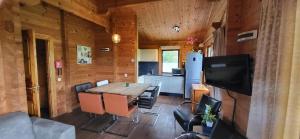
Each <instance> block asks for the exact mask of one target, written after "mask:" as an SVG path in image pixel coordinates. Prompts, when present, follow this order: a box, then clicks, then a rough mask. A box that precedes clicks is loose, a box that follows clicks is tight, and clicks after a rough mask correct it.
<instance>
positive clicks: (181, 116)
mask: <svg viewBox="0 0 300 139" xmlns="http://www.w3.org/2000/svg"><path fill="white" fill-rule="evenodd" d="M191 103H192V102H190V101H188V102H183V103H182V104H181V105H179V106H178V107H177V108H176V109H175V110H174V112H173V113H174V117H175V120H176V121H177V122H178V123H179V124H180V126H181V127H182V128H183V129H184V130H185V131H186V132H189V131H193V126H194V125H201V121H202V115H203V114H204V113H205V108H206V107H205V104H206V105H210V106H211V107H212V113H213V114H215V115H216V117H218V113H219V111H220V107H221V104H222V102H221V101H219V100H216V99H214V98H212V97H209V96H207V95H203V96H202V98H201V100H200V102H199V103H198V104H197V107H196V110H195V112H194V113H193V112H192V111H191V110H190V107H189V108H186V107H183V106H184V105H185V104H191Z"/></svg>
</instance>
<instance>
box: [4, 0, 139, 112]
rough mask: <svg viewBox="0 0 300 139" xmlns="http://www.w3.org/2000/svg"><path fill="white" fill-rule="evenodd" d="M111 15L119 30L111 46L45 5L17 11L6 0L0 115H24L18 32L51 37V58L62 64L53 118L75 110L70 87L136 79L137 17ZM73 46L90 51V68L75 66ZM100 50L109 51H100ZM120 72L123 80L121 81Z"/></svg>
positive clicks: (84, 24)
mask: <svg viewBox="0 0 300 139" xmlns="http://www.w3.org/2000/svg"><path fill="white" fill-rule="evenodd" d="M116 13H118V14H116V15H115V16H114V18H115V19H117V20H115V21H116V26H115V27H117V30H119V31H120V32H119V33H120V34H121V36H122V41H121V43H120V44H119V45H118V46H113V44H112V42H111V34H109V33H107V32H106V31H105V29H104V28H102V27H100V26H98V25H95V24H94V23H91V22H88V21H86V20H84V19H81V18H79V17H77V16H74V15H72V14H69V13H66V12H63V11H61V10H60V9H58V8H55V7H52V6H50V5H47V4H44V3H43V4H39V5H36V6H22V7H19V1H18V0H11V1H8V0H7V1H5V2H4V3H3V5H1V8H0V15H1V16H0V35H1V38H0V46H1V47H0V75H1V76H0V90H1V91H0V96H1V97H0V100H1V101H0V114H1V113H6V112H9V111H27V103H26V91H25V75H24V64H23V61H24V60H23V47H22V45H21V42H22V40H21V38H22V37H21V30H22V29H32V30H34V31H35V32H36V33H39V34H44V35H47V36H50V37H52V39H53V42H54V47H55V48H54V51H55V52H54V55H55V60H62V61H63V64H64V65H63V75H62V81H56V94H57V103H56V104H55V105H56V107H57V110H56V112H55V113H57V115H61V114H64V113H66V112H71V111H72V110H73V109H74V108H76V107H77V106H78V101H77V99H76V94H75V92H74V85H75V84H79V83H83V82H92V83H95V82H96V81H98V80H104V79H108V80H109V81H111V82H112V81H130V82H134V81H136V78H137V75H136V71H137V69H136V68H137V66H136V52H137V47H138V37H137V19H136V15H135V14H134V13H133V12H132V11H127V10H126V12H124V11H119V12H116ZM128 30H130V32H128ZM77 44H81V45H86V46H89V47H91V48H92V57H93V61H92V64H89V65H78V64H77V61H76V45H77ZM100 48H110V49H111V51H109V52H102V51H100ZM114 57H117V59H116V58H114ZM53 66H54V64H53ZM125 73H127V74H128V78H124V74H125ZM11 81H14V82H11ZM57 115H55V116H57Z"/></svg>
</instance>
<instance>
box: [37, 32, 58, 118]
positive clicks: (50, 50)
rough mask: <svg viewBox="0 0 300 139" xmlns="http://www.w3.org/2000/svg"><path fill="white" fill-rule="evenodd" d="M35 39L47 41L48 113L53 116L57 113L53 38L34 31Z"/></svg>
mask: <svg viewBox="0 0 300 139" xmlns="http://www.w3.org/2000/svg"><path fill="white" fill-rule="evenodd" d="M34 34H35V37H33V38H35V40H34V41H36V39H42V40H45V41H46V42H47V43H46V44H47V45H46V60H47V80H48V100H49V107H50V109H49V113H50V117H51V118H52V117H54V116H56V115H57V112H56V110H57V107H56V104H57V103H56V102H57V101H56V98H57V94H56V79H55V77H56V76H55V73H56V72H55V67H54V45H53V38H52V37H51V36H49V35H45V34H40V33H34ZM38 101H39V100H38Z"/></svg>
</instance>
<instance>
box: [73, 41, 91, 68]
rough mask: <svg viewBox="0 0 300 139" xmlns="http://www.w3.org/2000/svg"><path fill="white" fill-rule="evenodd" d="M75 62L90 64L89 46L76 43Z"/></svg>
mask: <svg viewBox="0 0 300 139" xmlns="http://www.w3.org/2000/svg"><path fill="white" fill-rule="evenodd" d="M77 64H92V49H91V47H88V46H84V45H80V44H77Z"/></svg>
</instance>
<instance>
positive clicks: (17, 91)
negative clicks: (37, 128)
mask: <svg viewBox="0 0 300 139" xmlns="http://www.w3.org/2000/svg"><path fill="white" fill-rule="evenodd" d="M19 13H20V11H19V1H18V0H10V1H4V2H2V5H1V9H0V36H1V37H0V42H1V48H0V49H1V53H0V55H1V56H0V57H1V58H0V60H1V62H0V64H1V66H0V68H1V71H2V72H1V75H2V76H1V80H2V81H0V84H1V85H0V86H2V90H0V94H1V95H0V96H1V97H2V96H4V97H3V98H1V99H2V100H3V99H5V100H3V101H4V102H1V103H0V107H1V108H2V107H5V108H3V109H0V114H3V113H6V112H13V111H24V112H27V103H26V93H25V80H24V79H25V77H24V64H23V49H22V46H21V27H20V16H19Z"/></svg>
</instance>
